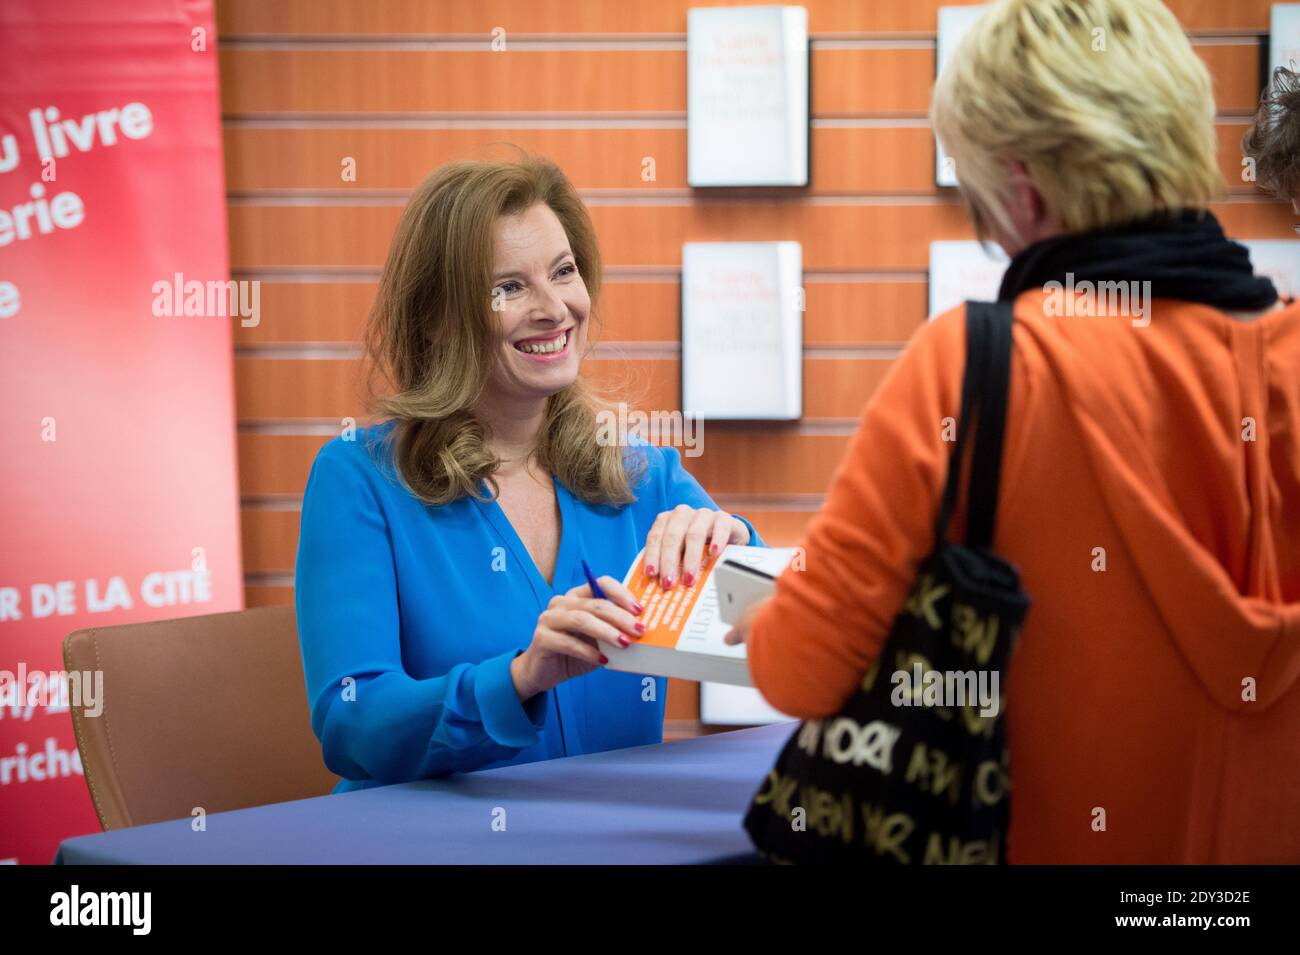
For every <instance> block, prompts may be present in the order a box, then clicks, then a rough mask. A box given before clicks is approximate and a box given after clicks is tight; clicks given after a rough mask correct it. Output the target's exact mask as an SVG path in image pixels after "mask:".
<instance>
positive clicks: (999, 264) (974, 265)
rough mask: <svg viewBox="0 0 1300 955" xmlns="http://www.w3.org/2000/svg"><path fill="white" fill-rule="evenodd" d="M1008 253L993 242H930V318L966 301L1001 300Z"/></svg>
mask: <svg viewBox="0 0 1300 955" xmlns="http://www.w3.org/2000/svg"><path fill="white" fill-rule="evenodd" d="M1008 261H1009V260H1008V259H1007V256H1006V253H1004V252H1003V251H1002V250H1001V249H1000V248H998V247H997V246H996V245H993V244H992V243H989V244H988V245H987V246H983V245H980V243H978V242H971V241H965V242H962V241H958V242H950V241H943V242H931V243H930V288H929V293H930V301H929V305H928V308H929V310H930V318H934V317H935V316H936V315H942V314H943V313H944V312H946V311H948V310H949V309H950V308H955V307H956V306H958V305H960V304H961V303H962V302H965V301H970V300H974V301H981V302H991V301H993V300H995V299H996V298H997V297H998V288H999V286H1001V284H1002V274H1003V273H1004V272H1006V270H1007V262H1008Z"/></svg>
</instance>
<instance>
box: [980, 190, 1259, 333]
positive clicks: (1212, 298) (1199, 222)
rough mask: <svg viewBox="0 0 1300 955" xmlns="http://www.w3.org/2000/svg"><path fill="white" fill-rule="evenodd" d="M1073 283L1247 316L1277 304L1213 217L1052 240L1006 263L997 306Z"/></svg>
mask: <svg viewBox="0 0 1300 955" xmlns="http://www.w3.org/2000/svg"><path fill="white" fill-rule="evenodd" d="M1067 272H1070V273H1073V275H1074V284H1075V285H1076V286H1077V285H1078V284H1079V283H1080V282H1084V281H1090V282H1094V283H1095V282H1142V281H1146V282H1150V283H1151V285H1150V289H1151V292H1150V294H1151V297H1152V298H1173V299H1181V300H1183V301H1185V302H1199V303H1200V304H1202V305H1209V306H1211V307H1213V308H1217V309H1219V310H1221V311H1234V312H1255V311H1260V310H1261V309H1265V308H1268V307H1269V306H1270V305H1272V304H1273V303H1274V302H1276V301H1277V289H1275V288H1274V287H1273V283H1272V282H1270V281H1269V280H1268V279H1266V278H1264V277H1263V276H1257V275H1255V273H1254V270H1253V269H1252V268H1251V265H1250V253H1249V251H1248V250H1247V249H1246V247H1245V246H1244V245H1241V244H1240V243H1238V242H1233V241H1232V240H1231V239H1229V238H1228V237H1227V236H1225V235H1224V234H1223V227H1222V226H1220V225H1219V220H1218V219H1216V218H1215V217H1214V214H1213V213H1211V212H1209V211H1206V212H1204V213H1201V212H1197V211H1194V210H1187V211H1184V212H1180V213H1178V214H1176V215H1172V216H1169V215H1158V216H1153V217H1152V218H1149V219H1143V220H1141V221H1139V222H1134V223H1131V224H1129V225H1126V226H1122V227H1120V228H1115V229H1098V230H1096V231H1094V232H1081V233H1075V234H1072V235H1060V236H1054V237H1053V238H1050V239H1043V240H1041V241H1039V242H1035V243H1034V244H1033V245H1030V246H1028V247H1026V248H1025V249H1023V250H1021V252H1020V253H1019V254H1018V255H1017V256H1016V257H1015V258H1014V259H1012V260H1011V264H1010V265H1008V266H1007V271H1006V274H1004V275H1003V277H1002V287H1001V288H1000V289H999V290H998V300H999V301H1002V302H1010V301H1012V300H1014V299H1015V297H1016V296H1017V295H1019V294H1020V293H1021V292H1024V291H1026V290H1028V289H1031V288H1042V287H1043V286H1044V285H1045V284H1046V283H1048V282H1051V281H1057V282H1061V283H1062V284H1064V283H1065V282H1066V273H1067Z"/></svg>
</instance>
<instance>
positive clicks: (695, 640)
mask: <svg viewBox="0 0 1300 955" xmlns="http://www.w3.org/2000/svg"><path fill="white" fill-rule="evenodd" d="M795 553H796V548H793V547H742V546H741V545H739V544H731V545H729V546H728V547H725V548H723V550H722V552H721V553H720V554H718V555H717V556H716V557H711V558H706V560H705V562H704V564H703V566H701V568H700V574H699V577H697V578H696V580H695V582H694V583H692V584H691V585H690V586H689V587H684V586H682V585H681V584H680V583H679V584H677V585H676V586H674V587H673V588H672V589H671V590H664V589H663V587H662V586H660V584H659V580H658V578H655V577H649V576H647V575H646V572H645V551H644V550H642V551H641V553H639V554H638V555H637V558H636V560H635V561H633V563H632V568H631V570H629V571H628V572H627V576H626V577H625V578H623V584H624V586H626V587H627V588H628V589H629V590H631V591H632V595H633V596H634V597H636V599H637V600H638V601H640V603H641V605H642V606H643V607H645V612H644V613H643V614H642V615H641V618H640V619H641V622H642V623H644V624H645V627H646V631H645V633H644V634H643V635H642V637H641V638H640V639H639V640H636V641H634V642H633V643H632V645H631V646H629V647H627V648H626V649H620V648H618V647H604V646H602V647H601V650H602V652H604V653H605V654H606V656H608V657H609V664H608V667H609V669H611V670H620V671H623V672H625V673H646V674H650V675H652V676H671V677H678V678H679V679H683V680H699V681H702V682H712V683H730V684H732V685H734V686H753V683H752V682H751V680H750V678H749V662H748V660H747V659H746V656H745V646H744V644H739V645H737V646H734V647H733V646H728V645H727V644H725V643H723V637H725V636H726V635H727V632H728V631H729V630H730V629H731V625H730V624H728V623H724V622H723V620H722V619H721V614H720V608H719V601H718V588H717V582H716V580H715V576H714V571H715V570H716V569H717V567H718V565H719V564H720V563H722V562H723V561H724V560H728V561H736V562H738V563H742V564H746V565H748V566H751V567H755V568H757V569H758V570H761V571H763V572H764V573H766V574H768V575H770V576H772V577H776V576H778V575H779V574H780V573H781V571H783V570H785V568H786V565H787V564H789V563H790V561H791V560H792V559H793V558H794V555H795Z"/></svg>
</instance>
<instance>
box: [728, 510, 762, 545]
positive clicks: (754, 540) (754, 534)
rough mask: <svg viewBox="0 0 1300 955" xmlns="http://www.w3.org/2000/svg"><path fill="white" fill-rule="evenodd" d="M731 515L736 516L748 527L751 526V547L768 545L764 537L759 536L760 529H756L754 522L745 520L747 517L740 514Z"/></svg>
mask: <svg viewBox="0 0 1300 955" xmlns="http://www.w3.org/2000/svg"><path fill="white" fill-rule="evenodd" d="M731 516H732V517H734V518H735V519H736V520H738V521H740V523H742V524H744V525H745V526H746V527H748V528H749V545H748V546H750V547H766V546H767V544H765V543H764V542H763V538H761V537H759V536H758V531H756V530H755V529H754V525H753V524H751V523H749V521H747V520H745V518H743V517H741V516H740V515H739V514H732V515H731Z"/></svg>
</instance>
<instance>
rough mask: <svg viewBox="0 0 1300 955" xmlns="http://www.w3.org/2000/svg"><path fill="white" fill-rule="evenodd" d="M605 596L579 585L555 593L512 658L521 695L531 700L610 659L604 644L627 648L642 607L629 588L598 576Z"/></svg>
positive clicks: (640, 628)
mask: <svg viewBox="0 0 1300 955" xmlns="http://www.w3.org/2000/svg"><path fill="white" fill-rule="evenodd" d="M597 582H598V583H599V584H600V588H601V590H603V591H604V592H605V596H606V599H604V600H601V599H599V598H596V597H593V596H592V595H591V587H590V586H588V585H587V584H582V585H581V586H579V587H574V588H573V589H572V590H570V591H569V592H568V593H566V594H563V595H561V594H556V595H555V596H554V597H552V598H551V602H550V603H549V604H547V606H546V609H545V610H543V611H542V613H541V615H540V616H539V617H538V618H537V628H536V629H535V630H534V631H533V642H532V643H531V644H530V645H529V647H528V649H527V650H525V651H524V652H523V653H521V654H519V656H517V657H515V658H514V659H513V660H512V661H510V676H511V678H512V679H513V680H514V684H515V691H516V692H517V693H518V694H519V699H520V700H524V701H526V700H529V699H531V698H532V697H534V696H536V695H537V694H538V693H544V692H545V691H547V690H549V689H551V688H552V687H554V686H555V685H556V684H558V683H563V682H564V681H565V680H571V679H573V677H575V676H585V675H586V674H588V673H590V672H591V671H592V670H594V669H596V667H598V666H603V665H604V664H606V663H608V662H609V658H608V657H606V656H605V654H604V653H602V652H601V648H600V645H601V644H602V643H604V644H609V645H610V646H615V647H626V646H628V645H629V644H630V643H631V642H632V640H635V639H636V638H638V637H640V636H641V634H642V633H643V632H644V631H645V626H644V625H643V624H642V623H641V622H640V621H639V620H637V619H636V618H637V617H638V616H639V615H640V614H641V613H643V612H644V609H645V608H643V607H642V606H641V605H640V604H639V603H637V602H636V599H635V598H634V597H633V596H632V592H631V591H630V590H628V589H627V588H626V587H624V586H623V585H622V583H620V582H619V581H617V580H615V579H614V578H613V577H601V578H600V579H599V580H598V581H597Z"/></svg>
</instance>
